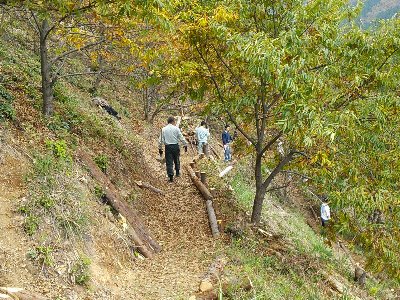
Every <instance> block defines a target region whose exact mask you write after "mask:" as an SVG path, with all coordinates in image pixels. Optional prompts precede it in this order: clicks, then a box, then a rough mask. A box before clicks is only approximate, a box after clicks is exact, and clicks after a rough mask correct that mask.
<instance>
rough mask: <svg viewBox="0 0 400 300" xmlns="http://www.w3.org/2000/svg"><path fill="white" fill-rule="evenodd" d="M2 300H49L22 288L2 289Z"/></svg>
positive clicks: (0, 294)
mask: <svg viewBox="0 0 400 300" xmlns="http://www.w3.org/2000/svg"><path fill="white" fill-rule="evenodd" d="M0 299H10V300H16V299H17V300H48V298H46V297H43V296H41V295H38V294H36V293H33V292H28V291H25V290H24V289H22V288H10V287H0Z"/></svg>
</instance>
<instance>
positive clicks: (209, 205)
mask: <svg viewBox="0 0 400 300" xmlns="http://www.w3.org/2000/svg"><path fill="white" fill-rule="evenodd" d="M206 206H207V213H208V220H209V221H210V227H211V233H212V235H213V237H217V236H219V229H218V222H217V217H216V215H215V211H214V207H213V204H212V200H207V201H206Z"/></svg>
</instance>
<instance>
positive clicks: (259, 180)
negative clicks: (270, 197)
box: [251, 154, 266, 223]
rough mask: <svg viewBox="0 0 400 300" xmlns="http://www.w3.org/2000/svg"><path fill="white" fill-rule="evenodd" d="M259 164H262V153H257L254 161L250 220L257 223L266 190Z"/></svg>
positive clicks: (259, 218)
mask: <svg viewBox="0 0 400 300" xmlns="http://www.w3.org/2000/svg"><path fill="white" fill-rule="evenodd" d="M261 166H262V155H260V154H257V158H256V163H255V178H256V195H255V197H254V202H253V212H252V214H251V222H253V223H259V222H260V220H261V212H262V207H263V203H264V198H265V192H266V187H265V186H264V185H263V176H262V169H261Z"/></svg>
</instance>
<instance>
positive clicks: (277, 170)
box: [262, 150, 307, 188]
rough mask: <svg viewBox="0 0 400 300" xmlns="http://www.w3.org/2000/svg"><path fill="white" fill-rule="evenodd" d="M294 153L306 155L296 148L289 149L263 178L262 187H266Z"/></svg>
mask: <svg viewBox="0 0 400 300" xmlns="http://www.w3.org/2000/svg"><path fill="white" fill-rule="evenodd" d="M295 154H299V155H303V156H305V157H307V155H306V154H304V152H301V151H297V150H291V151H290V152H289V153H288V154H287V155H286V156H285V157H284V158H283V159H282V160H281V161H280V162H279V164H278V165H277V166H276V167H275V168H274V169H273V170H272V172H271V173H270V174H269V176H268V177H267V178H266V179H265V181H264V182H263V184H262V186H263V187H264V188H267V187H268V186H269V185H270V184H271V182H272V180H273V179H274V178H275V176H276V175H277V174H278V173H279V172H280V171H281V170H282V168H283V167H284V166H285V165H287V164H288V163H289V162H290V161H291V160H292V159H293V156H294V155H295Z"/></svg>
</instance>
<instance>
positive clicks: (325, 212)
mask: <svg viewBox="0 0 400 300" xmlns="http://www.w3.org/2000/svg"><path fill="white" fill-rule="evenodd" d="M326 200H327V197H326V196H324V197H323V199H322V201H323V202H322V204H321V223H322V226H323V227H325V226H326V225H327V224H328V222H329V220H330V219H331V209H330V208H329V205H328V203H327V201H326Z"/></svg>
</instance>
